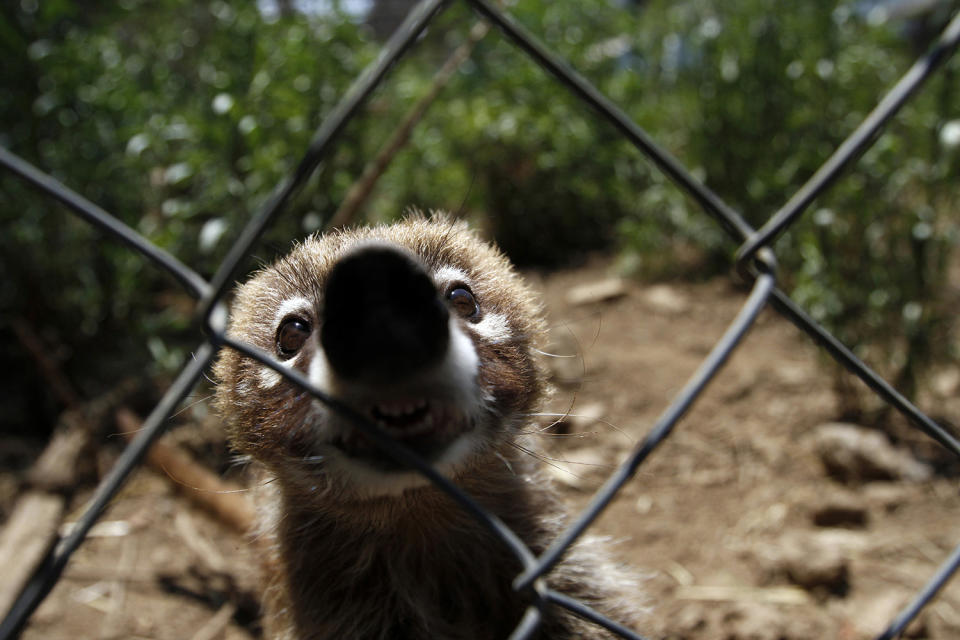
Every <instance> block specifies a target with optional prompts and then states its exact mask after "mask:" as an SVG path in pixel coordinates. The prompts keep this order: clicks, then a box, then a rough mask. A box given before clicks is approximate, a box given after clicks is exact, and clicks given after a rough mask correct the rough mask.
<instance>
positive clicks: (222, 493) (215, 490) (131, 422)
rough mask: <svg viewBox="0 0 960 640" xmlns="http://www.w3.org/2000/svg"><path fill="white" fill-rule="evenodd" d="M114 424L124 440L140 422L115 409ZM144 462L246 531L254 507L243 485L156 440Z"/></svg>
mask: <svg viewBox="0 0 960 640" xmlns="http://www.w3.org/2000/svg"><path fill="white" fill-rule="evenodd" d="M116 421H117V427H118V428H119V429H120V432H121V433H122V434H123V436H124V437H125V438H126V439H127V440H131V439H133V437H134V435H136V433H137V432H138V431H139V430H140V426H141V424H142V422H141V420H140V418H138V417H137V416H136V415H134V413H133V412H132V411H130V410H129V409H123V408H121V409H117V412H116ZM146 461H147V464H148V465H150V467H151V468H153V469H154V470H156V471H159V472H160V473H162V474H164V475H165V476H167V477H168V478H170V480H171V481H172V482H174V483H175V484H176V485H177V487H178V489H179V491H180V492H181V493H182V494H183V495H184V496H186V497H187V498H189V499H190V500H191V501H192V502H193V503H194V504H196V505H198V506H200V507H203V508H205V509H207V510H208V511H210V512H211V513H213V514H214V515H216V516H217V517H218V518H219V519H220V520H221V521H222V522H223V523H225V524H227V525H229V526H231V527H233V528H234V529H235V530H237V531H240V532H243V533H246V532H247V531H249V530H250V528H251V526H252V524H253V520H254V511H253V507H252V506H251V504H250V502H249V501H248V500H247V498H246V496H245V494H244V491H243V488H242V487H238V486H236V485H233V484H230V483H228V482H225V481H224V480H222V479H220V477H218V476H217V475H216V474H215V473H213V472H211V471H210V470H209V469H206V468H205V467H202V466H201V465H199V464H197V463H196V462H195V461H194V460H193V459H192V458H191V457H190V456H189V455H188V454H187V453H186V452H184V451H182V450H180V449H178V448H177V447H174V446H171V445H169V444H167V443H165V442H162V441H161V442H157V443H155V444H154V445H153V446H152V447H151V448H150V451H149V452H147V458H146Z"/></svg>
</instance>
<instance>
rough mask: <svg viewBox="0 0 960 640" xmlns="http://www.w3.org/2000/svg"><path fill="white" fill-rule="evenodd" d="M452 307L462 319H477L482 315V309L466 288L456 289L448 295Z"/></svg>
mask: <svg viewBox="0 0 960 640" xmlns="http://www.w3.org/2000/svg"><path fill="white" fill-rule="evenodd" d="M447 300H449V301H450V306H452V307H453V309H454V311H456V312H457V315H459V316H460V317H461V318H476V317H477V316H479V315H480V307H479V306H478V305H477V301H476V299H475V298H474V297H473V294H472V293H470V290H469V289H467V288H466V287H454V288H453V289H451V290H450V292H449V293H447Z"/></svg>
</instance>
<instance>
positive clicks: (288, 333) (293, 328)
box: [277, 317, 310, 358]
mask: <svg viewBox="0 0 960 640" xmlns="http://www.w3.org/2000/svg"><path fill="white" fill-rule="evenodd" d="M309 337H310V323H309V322H307V321H306V320H304V319H303V318H297V317H292V318H287V319H285V320H284V321H283V322H281V323H280V328H279V329H278V330H277V353H278V354H279V355H280V356H281V357H283V358H289V357H291V356H293V355H294V354H296V353H297V352H298V351H300V348H301V347H303V344H304V343H305V342H306V341H307V338H309Z"/></svg>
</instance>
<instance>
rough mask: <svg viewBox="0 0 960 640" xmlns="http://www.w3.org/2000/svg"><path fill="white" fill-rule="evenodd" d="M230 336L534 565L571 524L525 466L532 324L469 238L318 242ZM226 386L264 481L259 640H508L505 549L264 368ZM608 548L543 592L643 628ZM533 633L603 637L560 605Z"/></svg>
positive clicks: (245, 447)
mask: <svg viewBox="0 0 960 640" xmlns="http://www.w3.org/2000/svg"><path fill="white" fill-rule="evenodd" d="M228 331H229V334H230V335H231V336H233V337H234V338H237V339H239V340H243V341H245V342H248V343H250V344H253V345H254V346H257V347H259V348H260V349H263V350H265V351H267V352H269V353H272V354H274V355H275V356H276V357H277V358H278V359H279V360H280V361H281V362H282V363H283V364H284V366H287V367H291V368H294V369H296V370H298V371H300V372H301V373H303V374H304V375H306V376H307V377H308V378H309V380H310V381H311V382H312V383H313V384H315V385H317V386H318V387H319V388H320V389H323V390H324V391H326V392H327V393H328V394H330V395H331V396H332V397H334V398H336V399H338V400H340V401H342V402H343V403H345V404H346V405H348V406H349V407H352V408H353V409H355V410H356V411H358V412H360V413H361V414H363V415H365V416H367V417H368V418H369V419H371V420H373V421H375V422H376V423H377V424H378V425H379V426H380V427H381V428H382V429H383V430H384V431H385V432H387V433H388V434H390V435H391V436H392V437H393V438H395V439H396V440H398V441H400V442H401V443H403V444H404V445H406V446H407V447H409V448H410V449H411V450H412V451H414V452H415V453H417V454H419V455H420V456H422V457H423V458H424V459H426V460H427V461H429V462H430V463H431V464H432V465H433V466H434V467H435V468H436V469H437V470H438V471H439V472H441V473H443V474H445V475H446V476H447V477H449V478H451V479H452V480H453V481H454V482H455V483H456V484H458V485H459V486H460V487H462V488H463V489H464V490H466V491H467V492H468V493H469V494H470V495H471V496H473V497H474V498H475V499H476V500H477V501H478V502H479V503H480V504H481V505H483V507H485V508H486V509H488V510H489V511H491V512H492V513H494V514H496V515H497V516H499V517H500V518H501V519H502V520H503V521H504V522H505V523H506V524H507V525H508V526H509V527H510V528H511V529H513V531H514V532H516V534H517V535H518V536H519V537H520V538H521V539H522V540H523V541H524V542H525V543H526V544H527V545H528V546H529V548H530V549H531V550H532V551H533V552H534V553H537V554H539V553H540V552H542V551H543V550H544V548H545V547H546V546H547V545H548V544H549V542H550V541H551V540H552V539H553V538H554V537H555V536H556V535H557V533H558V532H559V531H560V529H561V528H562V526H563V524H564V521H565V516H564V511H563V508H562V506H561V505H560V504H559V503H558V501H557V498H556V497H555V495H554V493H553V492H552V490H551V488H550V484H549V482H548V480H547V479H546V478H545V477H544V476H542V475H541V474H540V473H538V470H537V460H535V459H534V458H533V457H532V456H531V455H530V454H529V452H528V451H529V449H535V448H536V444H535V443H531V442H527V440H529V439H530V438H531V437H535V436H531V435H529V430H530V424H529V423H530V418H529V417H528V416H529V414H530V413H531V412H532V411H534V410H535V408H536V407H537V404H538V402H539V401H540V399H541V397H542V395H543V394H544V389H545V376H544V372H543V371H542V369H541V366H540V365H539V364H538V361H537V360H536V358H535V356H534V351H535V345H536V344H537V343H538V341H539V340H540V339H541V338H542V336H543V334H544V324H543V320H542V319H541V314H540V308H539V305H538V302H537V300H536V296H535V295H534V293H533V292H532V291H531V290H530V289H529V288H528V287H527V286H526V285H525V284H524V283H523V281H522V280H521V278H520V277H519V276H518V275H517V274H516V273H515V271H514V270H513V268H512V266H511V265H510V264H509V262H508V260H507V259H506V258H505V257H504V256H503V255H502V254H501V253H500V252H499V251H498V250H497V249H495V248H493V247H492V246H490V245H488V244H485V243H484V242H483V241H482V240H480V239H479V237H478V236H477V235H475V233H474V232H472V231H471V230H469V229H468V227H467V226H466V225H465V224H464V223H462V222H455V221H452V220H451V219H450V218H448V217H445V216H443V215H441V214H436V215H434V217H433V218H432V219H428V218H426V217H425V216H423V215H420V214H415V215H411V216H410V217H409V218H407V219H406V220H404V221H402V222H400V223H397V224H395V225H392V226H378V227H374V228H366V229H358V230H351V231H338V232H333V233H330V234H328V235H321V236H312V237H310V238H308V239H307V240H305V241H304V242H303V243H302V244H299V245H297V246H295V247H294V249H293V250H292V251H291V253H290V254H289V255H287V256H286V257H284V258H282V259H280V260H279V261H277V262H276V263H275V264H273V265H272V266H269V267H267V268H264V269H262V270H261V271H259V272H258V273H257V274H255V275H254V276H253V277H252V278H251V279H250V280H249V281H248V282H246V284H243V285H242V286H240V287H239V289H238V291H237V293H236V298H235V301H234V303H233V307H232V313H231V320H230V324H229V329H228ZM214 373H215V376H216V379H217V381H218V386H217V391H216V405H217V407H218V409H219V411H220V412H221V413H222V415H223V417H224V419H225V422H226V424H227V425H228V432H229V436H230V440H231V443H232V445H233V446H234V447H235V448H236V449H237V450H238V451H240V452H242V453H244V454H248V455H249V456H251V457H252V458H253V459H254V460H256V461H258V462H259V463H260V466H261V467H262V469H263V473H264V476H265V478H264V482H263V483H262V486H261V487H260V488H259V489H257V496H256V500H257V502H258V510H259V513H260V519H261V525H260V526H261V529H260V531H258V536H257V538H258V540H259V541H260V542H261V543H262V546H263V548H264V549H265V552H264V556H265V558H264V561H263V570H264V574H265V579H266V585H265V591H264V605H265V616H264V617H265V621H264V624H265V630H266V634H267V637H269V638H282V639H284V640H294V639H296V640H303V639H307V638H310V639H314V638H317V639H319V638H336V639H384V640H386V639H428V638H430V639H434V638H436V639H463V640H468V639H469V640H474V639H481V638H482V639H488V638H490V639H493V638H506V637H507V636H508V635H509V634H510V632H511V631H512V630H513V629H514V628H515V626H516V625H517V623H518V622H519V620H520V618H521V617H522V615H523V612H524V610H525V607H526V602H525V601H524V599H523V598H522V597H521V596H520V595H518V594H517V593H515V592H514V590H513V589H512V588H511V582H512V580H513V579H514V578H515V577H516V576H517V575H518V574H519V573H520V570H521V567H520V564H519V562H518V561H517V560H516V559H515V557H514V556H513V555H512V554H511V553H510V552H509V551H508V550H507V548H506V546H505V545H504V544H503V543H502V542H501V541H499V540H498V539H497V538H495V537H494V536H493V535H492V534H490V533H489V532H488V531H487V529H486V528H484V527H483V526H481V525H480V524H479V523H478V522H476V521H475V520H474V519H473V518H472V517H471V516H470V515H469V514H467V513H465V512H464V510H463V509H462V508H461V507H460V506H459V505H457V504H456V503H454V502H453V501H452V499H450V498H449V497H448V496H447V495H446V494H444V493H443V492H442V491H441V490H439V489H437V488H435V487H434V486H432V484H431V483H430V482H429V481H428V480H426V479H425V478H424V477H423V476H422V475H420V474H419V473H417V472H415V471H412V470H409V469H404V468H402V466H401V465H400V464H398V463H397V462H395V461H394V460H393V458H391V456H390V455H388V454H387V453H385V452H383V451H381V450H379V449H378V448H377V447H376V446H374V445H373V444H372V443H371V442H369V441H368V440H367V439H366V438H365V437H364V436H363V435H362V434H361V433H360V432H359V431H358V430H356V429H355V428H354V427H353V426H351V422H350V421H349V420H348V419H346V418H344V417H342V416H340V415H338V414H337V413H336V412H334V411H332V410H331V409H329V408H328V407H327V406H325V405H324V404H322V403H321V402H319V401H317V400H315V399H314V398H313V397H312V396H311V395H309V394H308V393H306V392H304V391H303V390H302V389H301V388H299V387H298V386H297V385H295V384H294V383H292V382H290V381H288V380H287V379H286V378H284V377H283V376H281V375H279V374H278V373H277V372H275V371H274V370H272V369H270V368H269V367H266V366H264V365H262V364H260V363H258V362H256V361H254V360H252V359H250V358H246V357H244V356H242V355H240V354H239V353H238V352H236V351H235V350H232V349H229V348H226V349H223V350H222V353H221V355H220V356H219V359H218V361H217V363H216V365H215V371H214ZM525 431H526V432H527V433H526V434H525ZM521 443H522V444H521ZM518 445H519V446H518ZM524 450H527V451H524ZM602 546H603V543H602V541H601V540H599V539H595V538H590V537H588V538H585V539H583V540H581V541H580V542H578V543H577V544H576V545H575V546H574V547H573V548H572V549H571V550H570V551H568V553H567V554H566V556H565V559H564V560H563V561H562V562H561V564H560V565H559V566H558V567H557V568H555V569H554V570H553V571H552V572H551V573H550V574H548V576H547V578H546V579H547V583H548V584H549V585H550V586H551V588H553V589H555V590H557V591H560V592H562V593H564V594H567V595H569V596H572V597H575V598H577V599H580V600H581V601H583V602H585V603H586V604H588V605H590V606H593V607H594V608H596V609H597V610H599V611H601V612H602V613H604V614H606V615H608V616H609V617H611V618H612V619H614V620H618V621H621V622H625V623H626V624H628V625H630V624H636V622H637V617H638V615H639V614H638V609H637V608H636V606H635V603H636V602H637V600H638V599H637V597H636V596H635V595H634V591H633V590H634V586H635V585H634V582H633V581H632V579H631V578H630V577H629V575H628V574H626V573H624V572H622V571H621V570H620V569H619V568H618V567H616V566H615V565H614V564H613V563H611V562H610V561H608V560H607V558H606V555H605V553H604V550H603V549H602ZM539 637H543V638H553V639H567V638H608V637H611V636H610V635H609V634H608V633H607V632H605V631H604V630H602V629H601V628H600V627H598V626H596V625H593V624H591V623H587V622H585V621H583V620H581V619H579V618H577V617H576V616H574V615H573V614H570V613H569V612H567V611H566V610H565V609H562V608H560V607H555V606H551V607H549V609H548V613H547V615H546V616H545V617H544V620H543V623H542V625H541V631H540V636H539Z"/></svg>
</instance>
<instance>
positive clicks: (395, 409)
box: [373, 399, 427, 417]
mask: <svg viewBox="0 0 960 640" xmlns="http://www.w3.org/2000/svg"><path fill="white" fill-rule="evenodd" d="M426 407H427V401H426V400H423V399H421V400H394V401H385V402H379V403H377V404H375V405H374V407H373V408H374V411H375V412H376V413H379V414H380V415H383V416H389V417H401V416H407V415H410V414H413V413H415V412H417V411H422V410H423V409H426Z"/></svg>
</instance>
